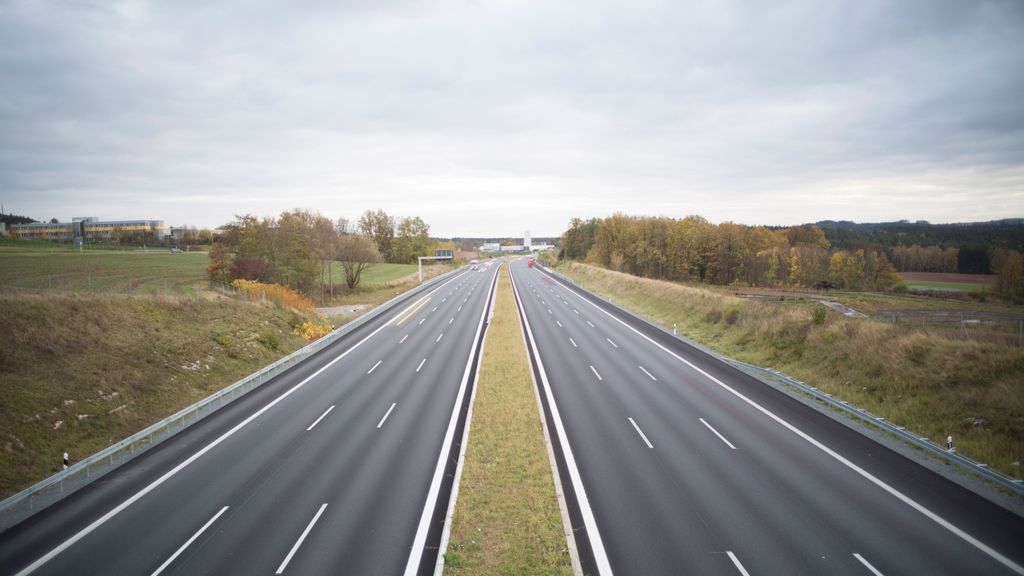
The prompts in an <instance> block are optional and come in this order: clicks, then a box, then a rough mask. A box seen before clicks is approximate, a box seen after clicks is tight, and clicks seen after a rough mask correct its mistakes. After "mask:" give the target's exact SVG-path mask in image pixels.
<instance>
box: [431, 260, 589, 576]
mask: <svg viewBox="0 0 1024 576" xmlns="http://www.w3.org/2000/svg"><path fill="white" fill-rule="evenodd" d="M445 573H447V574H454V575H462V574H487V575H504V574H507V575H513V574H514V575H518V574H531V575H551V574H572V565H571V563H570V560H569V553H568V550H567V548H566V540H565V533H564V531H563V528H562V519H561V516H560V513H559V510H558V502H557V500H556V498H555V486H554V481H553V479H552V476H551V466H550V464H549V462H548V457H547V450H546V448H545V444H544V431H543V428H542V427H541V421H540V417H539V412H538V407H537V402H536V397H535V395H534V391H533V381H532V380H531V378H530V368H529V364H528V363H527V359H526V349H525V347H524V344H523V336H522V331H521V329H520V327H519V318H518V314H517V313H516V306H515V301H514V298H513V295H512V287H511V284H510V282H509V279H508V271H507V270H506V271H505V272H503V273H502V274H501V277H500V278H499V281H498V293H497V297H496V300H495V309H494V318H493V319H492V321H491V324H490V326H489V327H488V329H487V345H486V347H485V348H484V357H483V361H482V364H481V367H480V380H479V382H478V384H477V391H476V399H475V401H474V404H473V421H472V423H471V428H470V433H469V444H468V446H467V448H466V459H465V462H464V464H463V470H462V480H461V484H460V488H459V495H458V503H457V505H456V507H455V516H454V519H453V521H452V532H451V540H450V542H449V545H448V551H447V552H446V553H445Z"/></svg>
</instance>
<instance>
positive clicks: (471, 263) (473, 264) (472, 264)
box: [469, 260, 477, 270]
mask: <svg viewBox="0 0 1024 576" xmlns="http://www.w3.org/2000/svg"><path fill="white" fill-rule="evenodd" d="M476 265H477V261H476V260H470V261H469V269H470V270H476Z"/></svg>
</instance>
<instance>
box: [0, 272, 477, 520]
mask: <svg viewBox="0 0 1024 576" xmlns="http://www.w3.org/2000/svg"><path fill="white" fill-rule="evenodd" d="M457 272H458V270H452V271H451V272H447V273H445V274H442V275H440V276H436V277H434V278H432V279H431V280H428V281H427V282H425V283H424V284H422V285H421V289H422V288H426V287H428V286H431V285H434V284H436V283H438V282H441V281H442V280H444V279H445V278H448V277H449V276H451V275H452V274H455V273H457ZM421 289H419V290H417V289H414V290H411V291H409V292H406V293H405V294H399V295H398V296H395V297H394V298H392V299H390V300H388V301H387V302H385V303H384V304H381V305H380V306H378V307H376V308H374V309H373V310H371V311H370V312H367V313H366V314H364V315H362V316H360V317H359V318H357V319H355V320H353V321H352V322H349V323H348V324H345V325H344V326H342V327H341V328H339V329H337V330H334V331H332V332H331V333H330V334H328V335H326V336H324V337H323V338H320V339H319V340H317V341H315V342H311V343H310V344H308V345H306V346H304V347H302V348H300V349H298V350H296V351H295V352H292V353H291V354H289V355H287V356H285V357H284V358H281V359H280V360H278V361H277V362H274V363H273V364H270V365H269V366H266V367H264V368H262V369H260V370H259V371H257V372H254V373H252V374H250V375H248V376H246V377H245V378H243V379H241V380H239V381H237V382H235V383H234V384H232V385H230V386H228V387H227V388H223V389H221V390H219V391H218V392H215V393H213V394H211V395H210V396H207V397H206V398H203V399H202V400H200V401H198V402H196V403H195V404H192V405H191V406H189V407H187V408H184V409H182V410H180V411H178V412H177V413H175V414H172V415H171V416H168V417H167V418H164V419H163V420H161V421H159V422H157V423H156V424H153V425H151V426H149V427H148V428H146V429H144V430H142V431H140V432H136V433H135V434H133V435H131V436H129V437H128V438H125V439H124V440H121V441H120V442H117V443H115V444H112V445H110V446H108V447H106V448H104V449H103V450H100V451H99V452H97V453H95V454H93V455H91V456H89V457H87V458H85V459H83V460H81V461H79V462H76V463H75V464H74V465H72V466H69V467H68V468H67V469H66V470H63V471H61V472H58V473H56V474H54V475H53V476H50V477H49V478H46V479H45V480H42V481H40V482H37V483H36V484H34V485H32V486H30V487H28V488H26V489H24V490H22V491H21V492H18V493H17V494H14V495H13V496H10V497H9V498H7V499H5V500H4V501H2V502H0V532H2V531H4V530H6V529H8V528H10V527H11V526H14V525H15V524H17V523H19V522H21V521H22V520H24V519H26V518H28V517H30V516H32V515H33V514H35V513H36V512H38V511H40V510H43V509H45V508H46V507H47V506H50V505H52V504H54V503H56V502H59V501H60V500H61V499H63V498H64V497H66V496H68V495H69V494H72V493H74V492H75V491H77V490H80V489H81V488H83V487H85V486H87V485H88V484H90V483H91V482H93V481H94V480H96V479H98V478H100V477H102V476H103V475H105V474H108V473H109V472H111V471H113V470H114V469H116V468H117V467H118V466H120V465H122V464H124V463H125V462H128V461H129V460H131V459H133V458H135V457H137V456H138V455H140V454H142V453H143V452H145V451H146V450H148V449H150V448H152V447H153V446H156V445H157V444H160V443H161V442H163V441H165V440H167V439H169V438H171V437H172V436H174V435H175V434H177V433H178V432H181V431H182V430H184V429H185V428H187V427H188V426H191V425H192V424H195V423H196V422H198V421H200V420H202V419H203V418H205V417H207V416H209V415H210V414H212V413H213V412H215V411H217V409H219V408H221V407H222V406H224V405H225V404H228V403H230V402H232V401H233V400H235V399H237V398H239V397H241V396H243V395H244V394H246V393H247V392H250V391H251V390H253V389H255V388H257V387H259V386H260V385H262V384H263V383H265V382H268V381H270V380H272V379H274V378H275V377H277V376H278V375H279V374H281V373H283V372H285V371H286V370H288V369H289V368H291V367H292V366H295V365H296V364H298V363H299V362H302V361H303V360H305V359H306V358H309V357H310V356H313V355H314V354H316V353H318V352H320V351H321V350H323V349H325V348H327V347H328V346H330V345H331V344H333V343H334V342H336V341H337V340H339V339H340V338H343V337H344V336H345V335H347V334H349V333H350V332H352V331H353V330H355V329H357V328H359V327H360V326H362V325H363V324H365V323H367V322H369V321H370V320H372V319H374V318H376V317H378V316H380V315H381V314H384V313H386V312H388V311H390V309H391V307H392V306H394V305H395V304H397V303H398V302H400V301H402V300H403V299H406V298H409V297H411V296H413V294H414V293H415V292H420V291H422V290H421Z"/></svg>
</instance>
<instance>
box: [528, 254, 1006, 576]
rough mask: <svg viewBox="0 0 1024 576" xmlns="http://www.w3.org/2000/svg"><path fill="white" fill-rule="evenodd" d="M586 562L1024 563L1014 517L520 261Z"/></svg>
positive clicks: (840, 569)
mask: <svg viewBox="0 0 1024 576" xmlns="http://www.w3.org/2000/svg"><path fill="white" fill-rule="evenodd" d="M510 270H511V272H512V277H513V280H514V286H515V290H516V294H517V298H518V302H519V305H520V309H521V312H522V321H523V325H524V328H526V332H527V344H528V349H529V351H530V354H531V356H532V358H533V360H534V364H535V376H536V379H537V382H538V385H539V386H540V388H541V390H540V395H541V398H542V403H543V404H544V409H545V418H546V419H547V421H548V424H549V429H550V430H551V435H552V441H553V443H554V444H555V453H556V455H557V457H558V460H559V469H560V475H561V479H562V483H563V488H564V489H565V492H566V494H567V498H568V501H569V503H570V506H569V508H570V517H571V519H572V522H573V528H574V532H575V533H576V534H577V544H578V546H579V548H580V551H581V557H582V558H583V563H584V569H585V570H584V571H585V572H587V573H591V574H602V575H605V576H607V575H610V574H613V573H614V574H620V575H621V574H637V575H653V574H684V573H685V574H723V575H751V576H756V575H759V574H785V575H792V574H840V575H864V576H872V575H875V576H877V575H879V574H884V575H887V576H891V575H904V574H951V575H953V574H1024V569H1022V568H1021V564H1022V563H1024V546H1021V543H1022V542H1024V522H1022V519H1021V518H1020V517H1018V516H1016V515H1014V514H1012V513H1010V512H1007V511H1005V510H1004V509H1002V508H1000V507H998V506H996V505H993V504H991V503H989V502H988V501H986V500H984V499H982V498H980V497H978V496H976V495H974V494H973V493H970V492H968V491H967V490H964V489H962V488H960V487H959V486H957V485H955V484H953V483H951V482H949V481H947V480H945V479H944V478H942V477H940V476H938V475H936V474H934V473H932V472H930V471H929V470H927V469H925V468H923V467H921V466H919V465H917V464H915V463H913V462H911V461H909V460H907V459H906V458H903V457H901V456H899V455H898V454H896V453H894V452H892V451H891V450H889V449H887V448H885V447H883V446H881V445H879V444H877V443H876V442H874V441H872V440H870V439H868V438H867V437H865V436H863V435H861V434H858V433H857V432H855V431H853V430H851V429H849V428H847V427H845V426H843V425H841V424H839V423H837V422H835V421H833V420H832V419H830V418H828V417H827V416H825V415H822V414H820V413H818V412H816V411H814V410H813V409H810V408H808V407H806V406H804V405H803V404H801V403H799V402H797V401H795V400H793V399H791V398H789V397H787V396H785V395H784V394H781V393H779V392H777V391H776V390H774V389H772V388H770V387H768V386H766V385H764V384H762V383H760V382H758V381H756V380H754V379H753V378H751V377H749V376H747V375H745V374H743V373H741V372H739V371H737V370H735V369H733V368H731V367H730V366H727V365H724V364H722V363H721V362H719V361H718V360H716V359H714V358H711V357H709V356H707V355H705V354H704V353H702V352H699V351H697V350H694V349H692V348H690V347H688V346H686V345H685V344H683V343H682V342H680V341H678V340H676V339H674V338H672V337H671V336H670V335H667V334H664V333H662V332H660V331H659V330H657V329H653V328H652V327H650V326H649V325H645V323H643V322H641V321H639V320H637V319H636V318H633V317H631V316H630V315H629V314H628V313H625V312H623V311H621V310H619V309H617V308H615V307H613V306H609V305H607V304H605V303H602V302H600V301H598V300H597V299H595V298H593V297H592V296H590V295H588V294H587V293H586V292H584V291H582V290H580V289H579V288H577V287H575V286H568V285H565V284H563V283H562V282H560V281H559V280H558V279H557V278H556V277H554V276H552V275H549V274H548V273H546V272H545V271H544V270H543V269H538V268H528V267H527V266H526V264H525V262H523V261H516V262H514V263H512V264H511V265H510Z"/></svg>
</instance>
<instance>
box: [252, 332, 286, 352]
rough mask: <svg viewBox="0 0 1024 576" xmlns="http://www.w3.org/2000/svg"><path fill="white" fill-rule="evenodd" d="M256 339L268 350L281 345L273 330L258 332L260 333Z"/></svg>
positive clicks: (275, 348)
mask: <svg viewBox="0 0 1024 576" xmlns="http://www.w3.org/2000/svg"><path fill="white" fill-rule="evenodd" d="M256 341H257V342H259V343H260V344H262V345H263V346H265V347H267V348H269V349H270V350H277V347H278V346H280V345H281V342H280V340H278V338H277V334H274V333H273V332H260V335H259V336H257V337H256Z"/></svg>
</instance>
